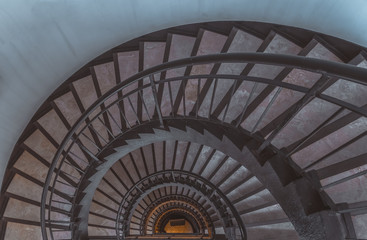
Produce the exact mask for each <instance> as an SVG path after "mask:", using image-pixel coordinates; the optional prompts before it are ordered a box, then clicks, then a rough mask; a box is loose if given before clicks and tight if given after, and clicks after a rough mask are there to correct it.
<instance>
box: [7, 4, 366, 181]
mask: <svg viewBox="0 0 367 240" xmlns="http://www.w3.org/2000/svg"><path fill="white" fill-rule="evenodd" d="M214 20H243V21H261V22H271V23H277V24H283V25H290V26H296V27H301V28H305V29H309V30H314V31H318V32H322V33H325V34H329V35H332V36H336V37H340V38H343V39H346V40H349V41H352V42H355V43H358V44H360V45H363V46H367V27H366V26H367V1H366V0H348V1H347V0H277V1H276V0H0V179H1V180H0V183H1V182H2V178H3V174H4V170H5V167H6V164H7V161H8V159H9V156H10V153H11V151H12V149H13V147H14V144H15V143H16V141H17V139H18V138H19V136H20V134H21V132H22V131H23V129H24V128H25V126H26V125H27V123H28V122H29V120H30V119H31V117H32V115H33V114H34V113H35V111H36V110H37V109H38V107H39V106H40V105H41V103H42V102H43V101H44V100H45V99H46V98H47V96H49V94H50V93H51V92H52V91H53V90H55V89H56V88H57V87H58V86H59V85H60V84H61V83H62V82H63V81H64V80H66V79H67V78H68V77H69V76H70V75H71V74H72V73H74V72H75V71H76V70H78V69H79V68H80V67H81V66H83V65H84V64H85V63H87V62H88V61H90V60H92V59H93V58H95V57H96V56H98V55H99V54H101V53H103V52H105V51H106V50H108V49H110V48H112V47H114V46H117V45H119V44H121V43H123V42H126V41H128V40H130V39H133V38H135V37H138V36H141V35H143V34H146V33H149V32H152V31H156V30H159V29H164V28H168V27H172V26H177V25H182V24H189V23H195V22H205V21H214Z"/></svg>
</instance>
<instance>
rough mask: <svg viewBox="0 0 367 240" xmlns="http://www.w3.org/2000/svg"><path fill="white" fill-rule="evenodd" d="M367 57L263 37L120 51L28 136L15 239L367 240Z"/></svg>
mask: <svg viewBox="0 0 367 240" xmlns="http://www.w3.org/2000/svg"><path fill="white" fill-rule="evenodd" d="M366 57H367V54H366V52H365V50H364V49H363V48H361V47H359V46H356V45H353V44H351V43H348V42H345V41H343V40H340V39H335V38H332V37H329V36H324V35H322V34H317V33H313V32H310V31H306V30H301V29H296V28H290V27H284V26H278V25H271V24H265V23H261V24H260V23H250V22H217V23H203V24H194V25H187V26H181V27H175V28H171V29H167V30H162V31H159V32H155V33H151V34H148V35H146V36H142V37H141V38H138V39H135V40H132V41H130V42H127V43H124V44H122V45H120V46H118V47H116V48H114V49H111V50H110V51H108V52H106V53H104V54H103V55H101V56H99V57H97V58H96V59H94V60H93V61H91V62H90V63H88V64H87V65H85V66H84V67H83V68H82V69H80V70H79V71H78V72H76V73H75V74H74V75H73V76H72V77H70V78H69V79H68V80H66V81H65V82H64V83H63V84H62V85H61V86H60V87H59V88H58V89H57V90H56V91H55V92H54V93H52V94H51V95H50V97H49V98H48V99H47V100H46V101H45V102H44V104H43V105H42V106H41V107H40V109H39V110H38V111H37V112H36V114H35V115H34V117H33V119H32V121H31V122H30V123H29V125H28V127H27V128H26V130H25V131H24V133H23V134H22V136H21V137H20V139H19V141H18V143H17V145H16V146H15V148H14V151H13V154H12V156H11V159H10V162H9V165H8V168H7V172H6V175H5V177H4V182H3V186H2V192H1V202H0V216H1V225H0V239H7V240H8V239H12V240H13V239H55V240H56V239H58V240H61V239H229V240H235V239H248V240H258V239H355V240H357V239H359V240H362V239H367V178H366V176H367V175H366V174H367V158H366V155H367V152H366V148H365V146H366V145H367V137H366V133H367V131H366V130H367V119H366V116H367V108H366V104H367V87H366V84H367V80H366V76H367V70H366V69H365V68H367V60H366ZM173 216H179V217H180V218H183V219H185V221H187V222H189V223H190V224H191V227H192V229H193V230H192V232H191V233H190V234H177V233H167V232H164V231H163V230H162V229H163V227H164V226H165V225H166V224H168V223H169V221H171V220H172V219H173Z"/></svg>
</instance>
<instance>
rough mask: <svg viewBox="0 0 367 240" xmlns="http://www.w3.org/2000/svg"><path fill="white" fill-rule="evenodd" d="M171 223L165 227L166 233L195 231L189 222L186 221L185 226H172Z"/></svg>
mask: <svg viewBox="0 0 367 240" xmlns="http://www.w3.org/2000/svg"><path fill="white" fill-rule="evenodd" d="M171 221H172V220H171ZM171 221H169V222H168V223H167V224H166V226H165V227H164V231H165V232H166V233H194V230H193V229H192V226H191V224H190V223H189V222H188V221H186V220H185V224H184V225H179V226H172V225H171Z"/></svg>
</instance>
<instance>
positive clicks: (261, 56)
mask: <svg viewBox="0 0 367 240" xmlns="http://www.w3.org/2000/svg"><path fill="white" fill-rule="evenodd" d="M209 63H254V64H256V63H258V64H264V65H276V66H282V67H290V68H298V69H303V70H307V71H311V72H316V73H320V74H324V75H327V76H331V77H336V78H342V79H346V80H349V81H352V82H356V83H359V84H363V85H367V70H366V69H363V68H359V67H356V66H353V65H349V64H343V63H336V62H330V61H325V60H320V59H314V58H307V57H301V56H292V55H281V54H267V53H222V54H215V55H205V56H196V57H190V58H186V59H180V60H176V61H171V62H167V63H163V64H161V65H158V66H155V67H152V68H150V69H147V70H144V71H142V72H139V73H137V74H136V75H134V76H132V77H130V78H128V79H126V80H125V81H123V82H121V83H119V84H118V85H116V86H115V87H114V88H112V89H111V90H109V91H108V92H107V93H105V94H104V95H103V96H102V97H100V98H99V99H98V100H97V101H96V102H94V103H93V104H92V105H91V106H90V107H89V108H88V109H87V110H86V111H85V112H84V113H82V115H81V116H80V118H79V119H78V121H77V122H76V123H75V124H74V125H73V126H72V128H71V129H70V130H69V132H68V133H67V135H66V136H65V138H64V139H63V141H62V143H61V144H60V146H59V148H58V150H57V152H56V154H55V156H54V158H53V160H52V162H51V164H50V168H49V172H48V174H47V177H46V180H45V185H44V188H43V192H42V198H41V208H40V212H41V219H40V223H41V231H42V236H43V239H48V237H47V233H46V219H45V210H46V199H47V195H48V191H49V187H50V184H51V180H52V177H53V174H54V171H55V169H56V166H57V164H58V162H59V158H60V156H61V155H62V154H63V151H64V148H65V147H66V146H67V144H68V143H69V141H70V140H71V141H72V144H71V145H73V144H74V143H75V141H76V139H73V135H74V134H75V133H76V131H77V129H78V128H79V127H80V126H81V125H82V124H83V122H84V121H85V120H86V119H87V118H88V117H89V115H90V114H91V113H92V112H93V111H94V110H96V109H97V108H98V107H100V106H101V105H102V104H103V103H104V102H105V101H106V100H107V99H108V98H110V97H111V96H113V95H115V94H116V93H118V92H119V91H120V90H122V89H124V88H126V87H128V86H129V85H131V84H133V83H135V82H137V81H140V80H143V79H144V78H146V77H147V76H152V75H154V74H156V73H161V72H164V71H167V70H170V69H173V68H180V67H188V66H192V65H199V64H209ZM216 76H217V75H211V77H216ZM233 77H235V76H233ZM245 78H246V77H245V76H244V77H243V79H245ZM253 80H254V79H253ZM156 83H157V82H156ZM158 83H159V82H158ZM269 84H271V83H269ZM274 84H275V85H276V84H277V83H274ZM294 86H295V85H294ZM146 87H147V86H146ZM137 91H138V90H137ZM348 106H349V105H348ZM354 110H355V109H354ZM358 113H359V114H361V113H362V114H363V115H367V114H366V113H365V112H358ZM70 148H71V147H70ZM70 148H69V149H70ZM66 153H68V151H66ZM64 159H65V158H63V159H62V160H61V163H60V168H59V169H58V171H57V173H56V176H58V175H59V173H60V169H61V166H62V164H63V162H64ZM96 160H97V159H96ZM54 184H55V182H54ZM78 187H79V186H78ZM54 188H55V186H54V185H53V187H52V188H51V194H54ZM50 199H52V198H50ZM49 205H50V206H51V204H49ZM49 216H50V211H49ZM47 221H51V220H50V217H49V219H48V220H47ZM51 238H52V239H53V237H52V232H51Z"/></svg>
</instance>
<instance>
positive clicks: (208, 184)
mask: <svg viewBox="0 0 367 240" xmlns="http://www.w3.org/2000/svg"><path fill="white" fill-rule="evenodd" d="M176 175H177V176H178V177H182V176H185V177H191V178H193V179H195V180H196V181H198V182H202V183H203V184H204V185H205V186H206V187H209V188H210V189H211V190H212V191H213V192H212V195H214V193H216V194H217V195H219V198H220V199H222V200H223V201H224V202H225V204H226V206H227V207H228V208H229V209H230V210H231V213H232V214H233V217H234V218H235V219H236V221H237V224H238V228H239V230H240V233H241V236H242V238H243V239H246V230H245V225H244V223H243V221H242V218H241V217H240V215H239V214H238V212H237V210H236V209H235V208H234V206H233V205H232V204H231V202H230V201H229V199H228V198H227V197H226V195H224V194H223V193H222V191H220V189H218V188H217V187H216V186H215V185H214V184H212V183H211V182H209V181H208V180H206V179H205V178H203V177H201V176H199V175H196V174H194V173H190V172H187V171H183V170H179V171H178V170H167V171H159V172H156V173H154V174H151V175H148V176H146V177H144V178H142V179H140V180H139V181H138V182H137V183H135V184H134V186H132V187H131V188H130V189H129V191H128V192H127V193H126V194H125V195H124V198H123V200H122V201H121V203H120V206H119V209H118V213H117V216H116V235H117V237H118V239H120V238H119V234H118V232H119V230H120V229H119V225H118V223H119V222H120V215H121V211H122V208H123V206H124V204H125V202H126V201H127V199H128V198H129V197H130V195H131V193H132V192H133V191H134V190H136V189H138V188H139V185H140V184H142V183H144V182H146V181H147V180H149V179H151V178H155V177H158V176H163V177H166V178H163V179H167V176H172V177H173V178H174V177H177V176H176ZM173 182H174V181H173ZM151 187H153V186H149V188H151ZM204 195H205V194H204ZM130 214H131V213H130Z"/></svg>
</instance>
